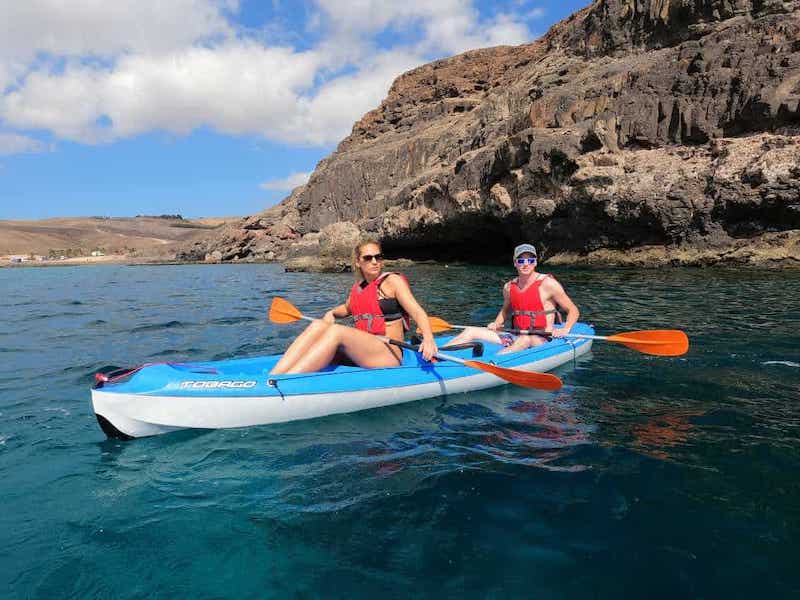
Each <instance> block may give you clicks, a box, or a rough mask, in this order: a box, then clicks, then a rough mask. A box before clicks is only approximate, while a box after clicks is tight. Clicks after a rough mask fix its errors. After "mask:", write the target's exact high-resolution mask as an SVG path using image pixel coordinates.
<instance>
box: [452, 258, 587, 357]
mask: <svg viewBox="0 0 800 600" xmlns="http://www.w3.org/2000/svg"><path fill="white" fill-rule="evenodd" d="M536 261H537V255H536V248H535V247H534V246H533V245H532V244H520V245H519V246H517V247H516V248H514V266H515V267H516V269H517V277H515V278H514V279H512V280H511V281H509V282H507V283H506V284H505V285H504V286H503V307H502V308H501V309H500V312H499V313H497V317H495V319H494V321H492V322H491V323H489V324H488V325H487V326H486V327H467V328H466V329H464V331H462V332H461V333H460V334H459V335H457V336H456V337H455V338H454V339H453V340H452V341H451V342H450V344H460V343H462V342H468V341H472V340H483V341H487V342H492V343H495V344H502V345H503V346H505V347H504V348H503V349H502V350H501V351H500V352H501V353H506V352H517V351H519V350H524V349H525V348H530V347H532V346H538V345H540V344H543V343H545V342H546V341H547V337H546V336H543V335H538V334H536V333H521V332H520V330H521V331H531V330H539V331H542V332H544V331H546V332H548V333H550V334H551V335H552V336H553V337H554V338H557V337H563V336H564V335H566V334H567V333H569V332H570V330H571V329H572V327H573V326H574V325H575V323H577V321H578V317H579V316H580V311H579V310H578V307H577V306H575V303H574V302H573V301H572V300H571V299H570V297H569V296H568V295H567V293H566V292H565V291H564V288H563V287H561V284H560V283H558V281H556V279H555V277H553V276H552V275H547V274H544V273H537V272H536ZM558 308H560V309H561V310H563V311H565V312H566V313H567V318H566V321H565V322H564V325H563V326H562V327H560V328H554V327H553V324H554V323H555V318H556V316H557V315H558V313H557V309H558ZM508 319H511V323H512V328H513V329H514V330H517V331H516V332H512V333H509V332H505V331H501V330H502V329H503V327H504V325H505V322H506V321H507V320H508Z"/></svg>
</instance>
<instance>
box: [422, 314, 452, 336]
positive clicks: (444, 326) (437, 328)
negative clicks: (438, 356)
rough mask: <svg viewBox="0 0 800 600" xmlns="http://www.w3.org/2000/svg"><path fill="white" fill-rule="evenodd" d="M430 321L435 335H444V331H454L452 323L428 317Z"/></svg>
mask: <svg viewBox="0 0 800 600" xmlns="http://www.w3.org/2000/svg"><path fill="white" fill-rule="evenodd" d="M428 321H430V324H431V329H432V330H433V333H442V332H443V331H450V330H451V329H453V326H452V325H450V323H448V322H447V321H445V320H444V319H440V318H439V317H428ZM418 331H419V330H418Z"/></svg>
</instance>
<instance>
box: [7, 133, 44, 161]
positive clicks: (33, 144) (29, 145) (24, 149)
mask: <svg viewBox="0 0 800 600" xmlns="http://www.w3.org/2000/svg"><path fill="white" fill-rule="evenodd" d="M47 149H48V146H47V144H44V143H43V142H40V141H39V140H36V139H33V138H30V137H28V136H25V135H19V134H16V133H0V156H3V155H9V154H23V153H36V152H45V151H46V150H47Z"/></svg>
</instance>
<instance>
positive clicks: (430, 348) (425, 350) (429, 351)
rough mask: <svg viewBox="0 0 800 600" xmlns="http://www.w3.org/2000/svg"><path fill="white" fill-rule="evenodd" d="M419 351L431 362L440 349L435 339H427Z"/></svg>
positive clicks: (423, 341)
mask: <svg viewBox="0 0 800 600" xmlns="http://www.w3.org/2000/svg"><path fill="white" fill-rule="evenodd" d="M419 351H420V352H422V358H424V359H425V360H427V361H428V362H430V361H431V359H432V358H433V355H434V354H436V353H437V352H438V351H439V349H438V348H437V347H436V342H435V341H434V339H433V338H425V339H423V340H422V343H421V344H420V345H419Z"/></svg>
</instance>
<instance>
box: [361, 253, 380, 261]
mask: <svg viewBox="0 0 800 600" xmlns="http://www.w3.org/2000/svg"><path fill="white" fill-rule="evenodd" d="M361 260H362V261H364V262H372V261H373V260H375V261H376V262H381V261H382V260H383V254H365V255H364V256H362V257H361Z"/></svg>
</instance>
